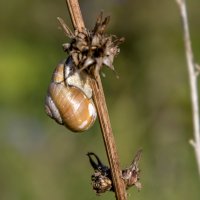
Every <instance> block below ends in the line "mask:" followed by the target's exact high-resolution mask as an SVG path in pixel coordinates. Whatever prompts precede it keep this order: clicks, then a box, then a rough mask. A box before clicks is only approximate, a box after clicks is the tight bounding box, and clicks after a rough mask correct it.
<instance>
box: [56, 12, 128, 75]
mask: <svg viewBox="0 0 200 200" xmlns="http://www.w3.org/2000/svg"><path fill="white" fill-rule="evenodd" d="M109 19H110V17H105V18H103V13H102V12H101V13H100V15H99V16H98V18H97V21H96V24H95V27H94V29H93V30H92V31H89V30H87V29H83V30H82V31H81V32H80V31H78V30H75V32H74V33H73V32H72V31H71V30H70V29H69V28H68V27H67V25H66V24H65V22H64V21H63V20H62V19H61V18H58V20H59V22H60V25H61V27H62V28H63V30H64V32H65V34H66V35H67V36H68V37H69V38H71V41H70V43H65V44H63V48H64V51H66V52H67V53H68V54H69V56H71V57H72V59H73V62H74V64H75V66H76V68H77V69H78V70H80V71H81V70H86V71H87V72H88V73H90V74H93V75H95V74H96V73H98V72H99V70H100V69H101V68H102V67H103V66H104V65H105V66H107V67H109V68H110V69H112V70H114V66H113V60H114V57H115V56H116V55H117V54H118V53H119V47H118V45H119V44H120V43H122V42H123V41H124V38H117V37H116V36H115V35H107V34H105V30H106V27H107V25H108V23H109Z"/></svg>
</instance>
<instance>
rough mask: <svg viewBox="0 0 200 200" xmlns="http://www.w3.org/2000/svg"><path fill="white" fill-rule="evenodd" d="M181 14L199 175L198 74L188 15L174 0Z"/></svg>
mask: <svg viewBox="0 0 200 200" xmlns="http://www.w3.org/2000/svg"><path fill="white" fill-rule="evenodd" d="M176 2H177V4H178V6H179V9H180V14H181V19H182V23H183V34H184V43H185V51H186V59H187V67H188V73H189V82H190V91H191V101H192V113H193V127H194V140H192V141H190V143H191V144H192V146H193V147H194V151H195V155H196V160H197V165H198V171H199V175H200V124H199V123H200V121H199V104H198V82H197V81H198V76H197V73H196V63H195V62H194V57H193V52H192V45H191V39H190V32H189V25H188V17H187V10H186V3H185V0H176Z"/></svg>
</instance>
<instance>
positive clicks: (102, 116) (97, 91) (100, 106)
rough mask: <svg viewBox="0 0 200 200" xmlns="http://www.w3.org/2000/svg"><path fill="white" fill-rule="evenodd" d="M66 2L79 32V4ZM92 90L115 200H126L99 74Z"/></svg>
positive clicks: (80, 18)
mask: <svg viewBox="0 0 200 200" xmlns="http://www.w3.org/2000/svg"><path fill="white" fill-rule="evenodd" d="M66 2H67V5H68V8H69V11H70V16H71V19H72V22H73V25H74V29H77V30H78V31H80V32H81V31H82V30H83V29H84V28H85V26H84V22H83V18H82V14H81V10H80V7H79V3H78V1H77V0H66ZM92 89H93V96H94V101H95V104H96V108H97V112H98V116H99V122H100V126H101V130H102V135H103V140H104V144H105V148H106V152H107V157H108V161H109V164H110V168H111V173H112V180H113V184H114V188H115V196H116V199H117V200H126V199H127V195H126V190H125V184H124V181H123V179H122V175H121V170H120V164H119V157H118V154H117V150H116V145H115V140H114V136H113V132H112V128H111V123H110V119H109V115H108V110H107V106H106V101H105V96H104V92H103V87H102V83H101V78H100V76H99V73H96V74H95V80H94V79H93V80H92Z"/></svg>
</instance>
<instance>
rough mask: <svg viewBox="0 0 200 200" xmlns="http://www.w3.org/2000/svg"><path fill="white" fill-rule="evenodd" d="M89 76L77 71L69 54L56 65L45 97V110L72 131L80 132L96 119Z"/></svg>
mask: <svg viewBox="0 0 200 200" xmlns="http://www.w3.org/2000/svg"><path fill="white" fill-rule="evenodd" d="M89 79H90V77H89V76H88V75H87V74H86V73H85V72H84V71H77V70H76V69H75V67H74V63H73V60H72V58H71V57H68V59H67V60H66V61H65V62H62V63H60V64H58V66H57V67H56V69H55V71H54V73H53V76H52V80H51V83H50V85H49V88H48V94H47V96H46V101H45V111H46V113H47V115H48V116H50V117H51V118H53V119H54V120H55V121H56V122H57V123H59V124H62V125H64V126H66V127H67V128H68V129H70V130H71V131H73V132H83V131H85V130H87V129H89V128H90V127H91V126H92V125H93V124H94V122H95V120H96V117H97V114H96V108H95V105H94V103H93V100H92V89H91V87H90V80H89Z"/></svg>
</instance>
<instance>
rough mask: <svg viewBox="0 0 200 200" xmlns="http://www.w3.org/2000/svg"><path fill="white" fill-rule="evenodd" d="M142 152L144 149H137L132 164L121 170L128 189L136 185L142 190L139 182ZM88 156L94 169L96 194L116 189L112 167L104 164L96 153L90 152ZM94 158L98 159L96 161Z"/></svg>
mask: <svg viewBox="0 0 200 200" xmlns="http://www.w3.org/2000/svg"><path fill="white" fill-rule="evenodd" d="M141 153H142V150H139V151H137V153H136V155H135V157H134V159H133V161H132V163H131V165H130V166H129V167H127V168H126V169H123V170H122V171H121V172H122V179H123V180H124V183H125V186H126V189H129V188H130V187H132V186H135V187H136V188H137V189H138V190H141V188H142V185H141V183H140V182H139V179H140V178H139V173H140V169H139V167H138V164H139V160H140V157H141ZM87 156H88V157H89V161H90V164H91V166H92V167H93V169H94V174H92V176H91V180H92V187H93V190H95V192H96V194H97V195H100V194H101V193H104V192H107V191H114V187H113V181H112V176H111V171H110V168H109V167H107V166H106V165H104V164H103V163H102V162H101V160H100V159H99V157H98V156H97V155H96V154H95V153H92V152H89V153H88V154H87ZM94 158H95V159H96V162H95V160H94Z"/></svg>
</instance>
